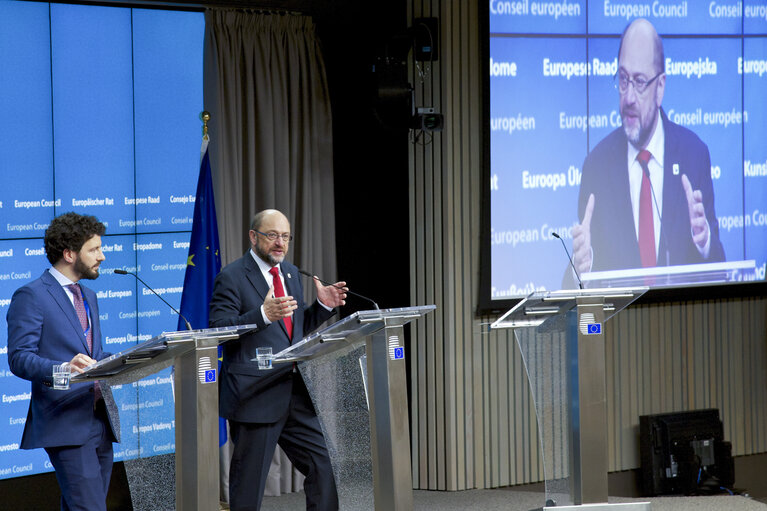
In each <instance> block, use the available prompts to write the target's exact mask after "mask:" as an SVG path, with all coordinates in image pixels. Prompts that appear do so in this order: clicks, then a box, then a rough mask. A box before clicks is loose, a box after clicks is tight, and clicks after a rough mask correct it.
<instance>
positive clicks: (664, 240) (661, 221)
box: [640, 165, 670, 266]
mask: <svg viewBox="0 0 767 511" xmlns="http://www.w3.org/2000/svg"><path fill="white" fill-rule="evenodd" d="M640 167H642V172H643V173H644V175H645V176H647V181H649V183H650V193H651V194H652V202H653V204H655V212H656V213H657V214H658V221H659V222H658V223H660V237H661V240H662V241H663V246H665V247H666V266H670V264H669V246H668V240H667V239H666V233H665V232H663V217H662V216H661V214H660V208H659V207H658V199H657V198H656V197H655V188H653V186H652V179H650V169H649V168H646V167H645V166H644V165H640Z"/></svg>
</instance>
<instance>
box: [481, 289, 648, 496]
mask: <svg viewBox="0 0 767 511" xmlns="http://www.w3.org/2000/svg"><path fill="white" fill-rule="evenodd" d="M645 291H647V288H646V287H636V288H613V289H588V290H566V291H564V290H563V291H554V292H541V293H533V294H531V295H530V296H528V297H527V298H526V299H525V300H522V301H521V302H520V303H519V304H517V305H516V306H515V307H514V308H513V309H511V310H510V311H508V312H507V313H506V314H504V315H503V316H502V317H501V318H500V319H498V321H496V322H495V323H493V324H492V325H491V327H490V328H513V329H514V336H515V337H516V339H517V344H518V345H519V349H520V352H521V354H522V357H523V359H524V362H525V369H526V371H527V376H528V380H529V382H530V390H531V392H532V396H533V400H534V401H535V410H536V415H537V419H538V432H539V437H540V441H541V451H542V457H543V468H544V477H545V480H546V505H545V507H544V509H547V510H549V509H550V510H562V509H572V510H575V509H581V508H582V507H587V508H588V509H589V510H590V511H594V510H599V511H601V510H602V509H604V510H605V511H607V510H608V509H609V510H612V509H613V508H619V509H622V510H632V511H650V509H651V507H650V503H649V502H640V503H628V504H608V503H607V497H608V495H607V471H608V470H607V469H608V465H607V461H608V455H607V433H608V431H607V390H606V380H605V362H606V361H605V341H604V324H605V323H606V322H607V320H608V319H610V318H611V317H612V316H614V315H615V314H617V313H618V312H620V311H621V310H623V309H624V308H625V307H627V306H628V305H629V304H630V303H631V302H633V301H634V300H636V299H637V298H639V297H640V296H641V295H642V294H644V292H645Z"/></svg>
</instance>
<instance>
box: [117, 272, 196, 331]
mask: <svg viewBox="0 0 767 511" xmlns="http://www.w3.org/2000/svg"><path fill="white" fill-rule="evenodd" d="M115 273H116V274H118V275H133V276H134V277H136V279H138V281H139V282H141V283H142V284H144V287H145V288H147V289H148V290H150V291H151V292H152V293H154V294H155V296H157V298H159V299H160V300H162V301H163V302H165V305H167V306H168V307H170V308H171V309H173V312H175V313H176V314H178V315H179V317H180V318H181V319H183V320H184V323H186V327H187V328H188V329H189V330H194V328H192V325H190V324H189V321H187V320H186V318H185V317H184V315H183V314H181V313H180V312H179V311H177V310H176V308H175V307H174V306H172V305H171V304H169V303H168V302H167V300H165V298H163V297H162V296H160V293H158V292H157V291H155V290H154V289H152V288H151V287H150V286H149V284H147V283H146V282H144V281H143V280H141V277H139V276H138V275H136V274H135V273H133V272H132V271H125V270H121V269H119V268H115Z"/></svg>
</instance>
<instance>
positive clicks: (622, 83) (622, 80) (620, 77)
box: [613, 71, 663, 94]
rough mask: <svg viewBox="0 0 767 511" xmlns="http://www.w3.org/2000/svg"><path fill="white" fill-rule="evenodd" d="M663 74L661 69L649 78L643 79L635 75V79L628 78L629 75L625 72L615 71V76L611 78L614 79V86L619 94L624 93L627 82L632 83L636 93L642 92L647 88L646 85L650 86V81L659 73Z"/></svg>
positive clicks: (627, 85)
mask: <svg viewBox="0 0 767 511" xmlns="http://www.w3.org/2000/svg"><path fill="white" fill-rule="evenodd" d="M662 74H663V71H661V72H660V73H658V74H657V75H655V76H653V77H652V78H650V79H649V80H645V79H644V78H642V77H637V78H635V79H633V80H632V79H631V78H629V75H627V74H626V73H623V72H620V71H618V72H617V73H615V76H613V80H615V88H616V89H618V91H620V92H621V94H623V93H626V92H627V91H628V90H629V84H632V85H633V86H634V92H636V93H637V94H642V93H643V92H644V91H646V90H647V87H649V86H650V84H651V83H652V82H654V81H655V80H657V79H658V77H659V76H660V75H662Z"/></svg>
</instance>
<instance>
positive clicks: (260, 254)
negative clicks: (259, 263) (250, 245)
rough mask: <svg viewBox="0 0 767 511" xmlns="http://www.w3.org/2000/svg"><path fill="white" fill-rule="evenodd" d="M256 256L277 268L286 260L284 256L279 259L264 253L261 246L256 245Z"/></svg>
mask: <svg viewBox="0 0 767 511" xmlns="http://www.w3.org/2000/svg"><path fill="white" fill-rule="evenodd" d="M256 255H257V256H258V257H260V258H261V259H262V260H263V261H265V262H266V263H267V264H268V265H269V266H277V265H278V264H280V263H281V262H282V261H283V260H284V259H285V256H284V255H283V256H280V257H279V258H277V257H274V256H273V255H272V254H270V253H268V252H264V250H263V249H262V248H261V245H260V244H257V245H256Z"/></svg>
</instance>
